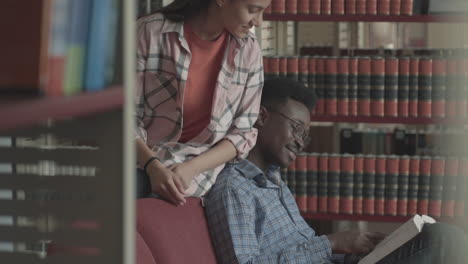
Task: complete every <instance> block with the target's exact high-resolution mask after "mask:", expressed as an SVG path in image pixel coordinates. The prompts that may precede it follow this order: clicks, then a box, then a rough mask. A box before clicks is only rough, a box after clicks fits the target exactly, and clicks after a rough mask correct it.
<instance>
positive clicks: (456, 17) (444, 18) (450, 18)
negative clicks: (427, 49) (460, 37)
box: [263, 14, 468, 23]
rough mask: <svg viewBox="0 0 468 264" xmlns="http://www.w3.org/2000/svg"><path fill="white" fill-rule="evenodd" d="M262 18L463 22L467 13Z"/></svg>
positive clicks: (276, 16) (275, 17) (278, 16)
mask: <svg viewBox="0 0 468 264" xmlns="http://www.w3.org/2000/svg"><path fill="white" fill-rule="evenodd" d="M263 19H264V20H271V21H316V22H319V21H321V22H404V23H463V22H468V15H463V14H453V15H412V16H404V15H400V16H395V15H390V16H383V15H299V14H298V15H293V14H265V15H264V16H263Z"/></svg>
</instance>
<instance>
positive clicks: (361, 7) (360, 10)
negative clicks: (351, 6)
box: [356, 0, 367, 15]
mask: <svg viewBox="0 0 468 264" xmlns="http://www.w3.org/2000/svg"><path fill="white" fill-rule="evenodd" d="M366 2H367V0H356V14H357V15H365V14H366V13H367V8H366Z"/></svg>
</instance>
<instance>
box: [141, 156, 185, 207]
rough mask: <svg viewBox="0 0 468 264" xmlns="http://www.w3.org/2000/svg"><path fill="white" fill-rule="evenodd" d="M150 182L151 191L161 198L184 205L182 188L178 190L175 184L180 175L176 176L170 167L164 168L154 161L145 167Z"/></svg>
mask: <svg viewBox="0 0 468 264" xmlns="http://www.w3.org/2000/svg"><path fill="white" fill-rule="evenodd" d="M146 172H147V173H148V177H149V180H150V183H151V191H153V192H155V193H157V194H158V195H160V196H161V197H162V198H164V199H166V200H168V201H170V202H172V203H174V204H175V205H184V204H185V202H186V201H185V198H184V190H182V191H181V190H180V188H179V187H178V186H177V185H180V184H179V183H177V184H176V182H178V181H180V180H178V179H179V178H180V176H177V175H176V173H175V172H173V171H172V170H171V168H170V167H169V168H166V167H164V166H162V164H160V163H158V162H156V161H154V162H152V163H150V164H149V165H148V167H147V169H146Z"/></svg>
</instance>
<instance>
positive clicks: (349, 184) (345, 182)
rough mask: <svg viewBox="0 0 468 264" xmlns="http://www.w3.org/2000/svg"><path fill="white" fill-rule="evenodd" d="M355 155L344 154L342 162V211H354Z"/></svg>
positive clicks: (350, 212)
mask: <svg viewBox="0 0 468 264" xmlns="http://www.w3.org/2000/svg"><path fill="white" fill-rule="evenodd" d="M353 172H354V157H353V156H351V155H344V156H342V157H341V164H340V213H342V214H352V213H353V187H354V175H353Z"/></svg>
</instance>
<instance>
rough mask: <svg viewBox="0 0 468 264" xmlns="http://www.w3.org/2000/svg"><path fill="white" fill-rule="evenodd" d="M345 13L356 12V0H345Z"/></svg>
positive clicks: (351, 13)
mask: <svg viewBox="0 0 468 264" xmlns="http://www.w3.org/2000/svg"><path fill="white" fill-rule="evenodd" d="M345 14H347V15H354V14H356V0H345Z"/></svg>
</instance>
